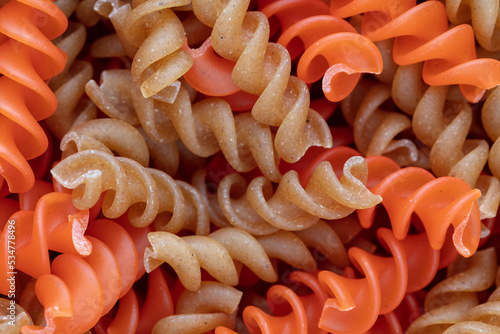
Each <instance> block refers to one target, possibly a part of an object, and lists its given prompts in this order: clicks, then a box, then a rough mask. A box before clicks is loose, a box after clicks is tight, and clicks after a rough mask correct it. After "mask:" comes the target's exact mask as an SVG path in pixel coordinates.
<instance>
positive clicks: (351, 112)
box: [341, 82, 426, 166]
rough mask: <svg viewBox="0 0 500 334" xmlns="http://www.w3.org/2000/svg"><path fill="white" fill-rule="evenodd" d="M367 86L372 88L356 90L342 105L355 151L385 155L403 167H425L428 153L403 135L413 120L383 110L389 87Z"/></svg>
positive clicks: (377, 84)
mask: <svg viewBox="0 0 500 334" xmlns="http://www.w3.org/2000/svg"><path fill="white" fill-rule="evenodd" d="M366 85H367V86H369V88H368V87H366V88H365V87H361V89H360V91H359V92H358V91H356V90H354V92H353V93H352V94H351V95H350V96H349V97H348V98H347V99H346V100H344V101H342V104H341V106H342V111H343V112H344V114H347V115H348V118H349V119H351V120H352V126H353V130H354V142H355V144H356V148H357V149H358V150H359V151H360V152H361V153H362V154H363V155H365V156H372V155H386V156H388V157H390V158H392V159H393V160H395V161H396V162H398V164H399V165H402V166H408V165H417V166H425V165H426V155H425V153H424V152H422V151H421V149H419V147H417V145H416V144H415V143H414V142H413V141H412V140H411V138H404V136H403V135H402V133H404V132H405V131H407V130H408V129H410V128H411V119H410V118H409V117H408V116H406V115H404V114H402V113H400V112H396V111H393V110H390V109H389V110H387V108H385V107H384V106H383V105H384V103H386V102H390V99H391V96H392V95H391V89H390V87H389V86H386V85H383V84H381V83H370V82H367V83H366ZM365 89H366V91H365ZM356 100H357V101H356ZM401 137H402V138H401Z"/></svg>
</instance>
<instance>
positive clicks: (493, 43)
mask: <svg viewBox="0 0 500 334" xmlns="http://www.w3.org/2000/svg"><path fill="white" fill-rule="evenodd" d="M445 4H446V13H447V14H448V19H449V20H450V22H451V23H453V24H461V23H467V22H469V21H471V25H472V28H473V29H474V35H475V36H476V40H477V41H478V43H479V44H480V45H481V46H482V47H483V48H484V49H485V50H488V51H497V50H500V35H499V33H498V28H497V25H498V23H500V22H499V18H498V13H499V7H498V3H497V2H495V1H488V2H481V1H475V0H468V1H462V0H446V1H445Z"/></svg>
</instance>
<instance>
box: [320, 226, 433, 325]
mask: <svg viewBox="0 0 500 334" xmlns="http://www.w3.org/2000/svg"><path fill="white" fill-rule="evenodd" d="M377 237H378V238H379V240H380V242H381V243H382V245H383V246H384V247H385V248H386V249H387V250H388V251H389V252H390V254H391V256H392V257H391V258H385V257H381V256H378V255H373V254H370V253H368V252H366V251H363V250H361V249H359V248H356V247H353V248H350V249H349V251H348V254H349V257H350V259H351V262H352V263H353V264H354V265H355V266H356V267H358V268H359V270H360V271H361V272H362V273H363V275H365V278H362V279H353V278H346V277H342V276H340V275H337V274H335V273H333V272H330V271H322V272H320V273H319V276H318V279H319V280H320V281H321V282H322V283H323V284H325V285H326V286H328V288H329V290H330V291H331V292H332V294H333V296H334V297H335V298H330V299H328V300H327V301H326V302H325V305H324V308H323V313H322V315H321V318H320V320H319V327H320V328H322V329H324V330H327V331H329V332H334V333H363V332H365V331H368V330H369V329H370V328H372V327H373V325H374V324H375V322H376V321H377V319H378V316H379V315H383V314H387V313H389V312H391V311H393V310H394V309H396V307H397V306H398V305H399V304H400V303H401V301H402V300H403V297H404V295H405V293H406V292H413V291H418V290H420V289H422V288H423V287H425V286H426V285H427V284H429V283H430V282H431V281H432V279H433V278H434V276H435V274H436V272H437V269H438V265H439V253H438V252H437V251H435V250H433V249H432V248H431V247H430V245H429V243H428V241H427V240H426V235H425V233H421V234H418V235H410V236H408V237H407V238H405V239H404V240H402V241H399V240H397V239H396V238H395V236H394V235H393V233H392V231H390V230H388V229H385V228H381V229H379V230H378V231H377ZM417 249H418V251H417ZM341 319H342V320H341Z"/></svg>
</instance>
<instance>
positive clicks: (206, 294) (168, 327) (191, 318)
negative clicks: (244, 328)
mask: <svg viewBox="0 0 500 334" xmlns="http://www.w3.org/2000/svg"><path fill="white" fill-rule="evenodd" d="M242 294H243V293H242V292H241V291H238V290H236V289H235V288H233V287H230V286H228V285H225V284H222V283H219V282H210V281H204V282H201V284H200V287H199V289H198V290H196V291H189V290H184V291H183V292H182V293H181V295H180V296H179V299H178V300H177V305H176V314H175V315H171V316H168V317H165V318H163V319H161V320H159V321H158V322H157V323H156V324H155V326H154V327H153V330H152V332H151V333H158V334H159V333H179V332H181V331H182V332H184V333H186V334H198V333H206V332H208V331H211V330H213V329H215V328H216V327H218V326H227V327H229V328H234V325H235V315H236V311H237V310H238V305H239V302H240V299H241V296H242Z"/></svg>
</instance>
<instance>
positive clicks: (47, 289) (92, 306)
mask: <svg viewBox="0 0 500 334" xmlns="http://www.w3.org/2000/svg"><path fill="white" fill-rule="evenodd" d="M86 236H87V238H88V239H89V241H90V242H91V243H92V252H91V253H90V255H89V256H87V257H85V258H81V257H79V256H77V255H73V254H61V255H59V256H57V257H56V258H55V259H54V260H53V261H52V265H51V273H50V274H46V275H43V276H41V277H39V278H38V279H37V282H36V294H37V298H38V299H39V300H40V303H41V304H42V305H43V307H44V309H45V310H44V315H45V321H46V324H47V325H46V330H51V331H52V332H57V333H59V332H64V333H69V332H84V331H86V330H89V329H91V328H92V327H93V326H94V325H95V324H96V323H97V322H98V320H99V318H100V317H101V315H104V314H106V313H108V312H109V310H111V308H112V307H113V305H114V304H115V303H116V301H117V300H118V299H120V298H121V297H123V296H124V295H125V294H126V293H127V292H128V291H129V290H130V288H131V287H132V284H133V283H134V281H135V278H136V275H137V261H138V259H137V251H136V249H135V246H134V243H133V241H132V239H131V238H130V236H129V235H128V233H127V232H126V231H125V229H123V228H122V227H121V226H120V225H118V224H117V223H115V222H113V221H109V220H97V221H94V222H93V223H92V224H90V225H89V227H88V228H87V231H86ZM41 329H42V327H40V326H26V327H25V328H23V332H26V333H36V332H38V331H39V330H41Z"/></svg>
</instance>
